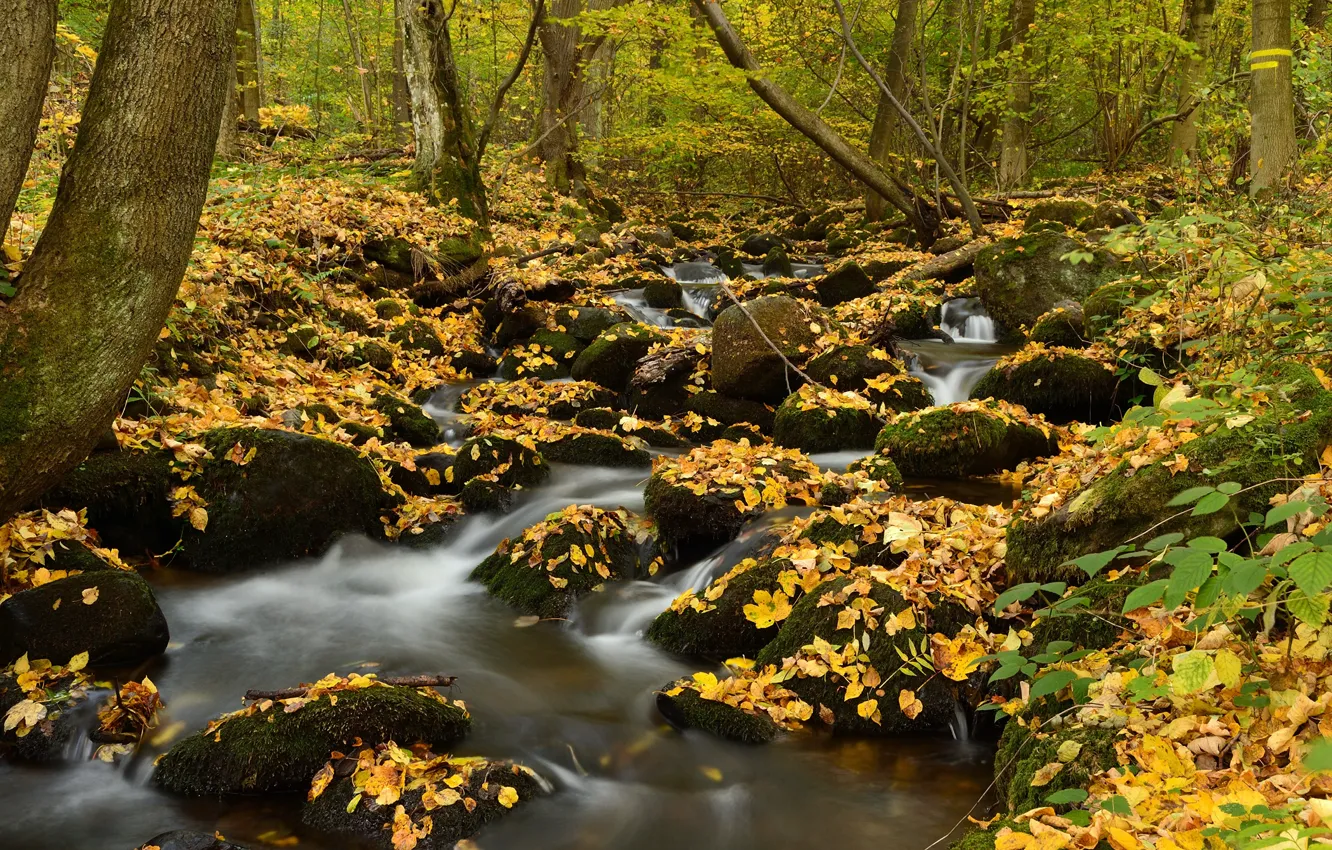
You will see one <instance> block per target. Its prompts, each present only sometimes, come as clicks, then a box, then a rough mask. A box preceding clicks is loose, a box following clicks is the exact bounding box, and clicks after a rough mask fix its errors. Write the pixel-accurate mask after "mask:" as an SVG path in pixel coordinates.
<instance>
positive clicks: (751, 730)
mask: <svg viewBox="0 0 1332 850" xmlns="http://www.w3.org/2000/svg"><path fill="white" fill-rule="evenodd" d="M669 690H673V686H672V687H668V688H666V689H665V690H662V691H660V692H658V693H657V710H658V711H660V712H661V716H662V717H664V718H665V719H666V722H668V723H670V724H671V725H672V726H674V727H675V728H676V729H680V730H685V729H697V730H699V731H700V732H707V733H708V734H709V735H715V736H716V737H718V738H723V739H725V740H727V741H736V742H738V743H741V744H766V743H768V742H769V741H771V740H773V739H774V738H776V737H777V733H778V732H780V731H781V730H780V729H778V728H777V724H776V723H773V722H772V719H771V718H769V717H768V716H766V715H762V714H750V713H749V712H747V711H743V710H741V709H739V708H736V707H735V706H731V705H727V704H726V703H724V702H717V701H715V700H707V699H703V698H702V697H700V696H699V695H698V691H695V690H691V689H689V688H684V689H683V690H681V691H680V693H678V694H676V695H675V696H671V695H670V694H668V693H667V691H669Z"/></svg>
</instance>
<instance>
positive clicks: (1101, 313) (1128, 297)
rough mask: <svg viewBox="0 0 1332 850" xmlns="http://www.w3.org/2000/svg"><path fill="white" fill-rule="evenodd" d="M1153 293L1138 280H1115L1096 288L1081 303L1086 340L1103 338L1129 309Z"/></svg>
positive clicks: (1148, 286)
mask: <svg viewBox="0 0 1332 850" xmlns="http://www.w3.org/2000/svg"><path fill="white" fill-rule="evenodd" d="M1153 291H1154V289H1153V288H1152V287H1151V286H1150V285H1149V284H1146V283H1144V282H1142V281H1140V280H1117V281H1114V282H1113V283H1107V284H1106V285H1104V286H1101V287H1098V288H1097V289H1096V290H1094V291H1093V292H1092V293H1091V294H1089V295H1088V296H1087V297H1086V299H1085V300H1083V302H1082V314H1083V316H1084V317H1085V318H1084V323H1085V324H1086V328H1087V335H1088V338H1089V339H1097V338H1099V337H1102V336H1104V335H1105V334H1106V333H1107V332H1108V331H1109V330H1110V329H1111V328H1112V327H1114V325H1115V323H1116V322H1118V321H1119V319H1120V318H1121V317H1122V316H1123V315H1124V313H1125V312H1126V311H1127V310H1128V308H1129V307H1131V306H1133V305H1134V304H1136V303H1138V302H1139V301H1141V300H1142V299H1143V298H1145V297H1147V296H1148V295H1150V294H1151V293H1152V292H1153Z"/></svg>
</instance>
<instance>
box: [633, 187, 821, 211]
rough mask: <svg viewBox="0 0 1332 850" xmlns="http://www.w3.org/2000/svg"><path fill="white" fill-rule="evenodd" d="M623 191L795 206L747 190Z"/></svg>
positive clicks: (770, 196) (779, 199)
mask: <svg viewBox="0 0 1332 850" xmlns="http://www.w3.org/2000/svg"><path fill="white" fill-rule="evenodd" d="M619 191H621V192H628V193H630V194H637V195H685V196H687V197H693V198H747V199H751V200H755V201H768V202H769V203H773V204H780V205H782V206H784V207H794V206H798V204H794V203H792V202H791V201H787V200H783V199H781V198H776V197H773V196H772V195H751V194H749V193H747V192H686V191H685V190H683V189H635V188H633V187H623V188H620V189H619Z"/></svg>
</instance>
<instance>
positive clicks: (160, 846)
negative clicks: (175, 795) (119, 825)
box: [138, 829, 249, 850]
mask: <svg viewBox="0 0 1332 850" xmlns="http://www.w3.org/2000/svg"><path fill="white" fill-rule="evenodd" d="M150 847H155V848H157V850H249V848H247V847H245V846H244V845H241V844H233V843H231V842H230V841H226V840H223V839H221V838H218V837H217V835H216V834H215V833H212V832H195V831H193V830H190V829H176V830H172V831H171V832H164V833H162V834H161V835H155V836H153V837H152V838H150V839H148V841H147V842H145V843H144V844H142V845H140V847H139V848H138V850H148V848H150Z"/></svg>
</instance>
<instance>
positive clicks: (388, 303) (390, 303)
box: [373, 298, 407, 319]
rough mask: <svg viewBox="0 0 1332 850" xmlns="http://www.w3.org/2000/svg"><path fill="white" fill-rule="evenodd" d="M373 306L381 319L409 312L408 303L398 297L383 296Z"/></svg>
mask: <svg viewBox="0 0 1332 850" xmlns="http://www.w3.org/2000/svg"><path fill="white" fill-rule="evenodd" d="M373 306H374V310H375V315H376V316H378V317H379V318H381V319H393V318H396V317H398V316H401V315H402V314H403V313H406V312H407V304H406V303H405V302H403V301H399V300H398V299H396V298H381V299H379V300H378V301H376V302H375V303H374V305H373Z"/></svg>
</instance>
